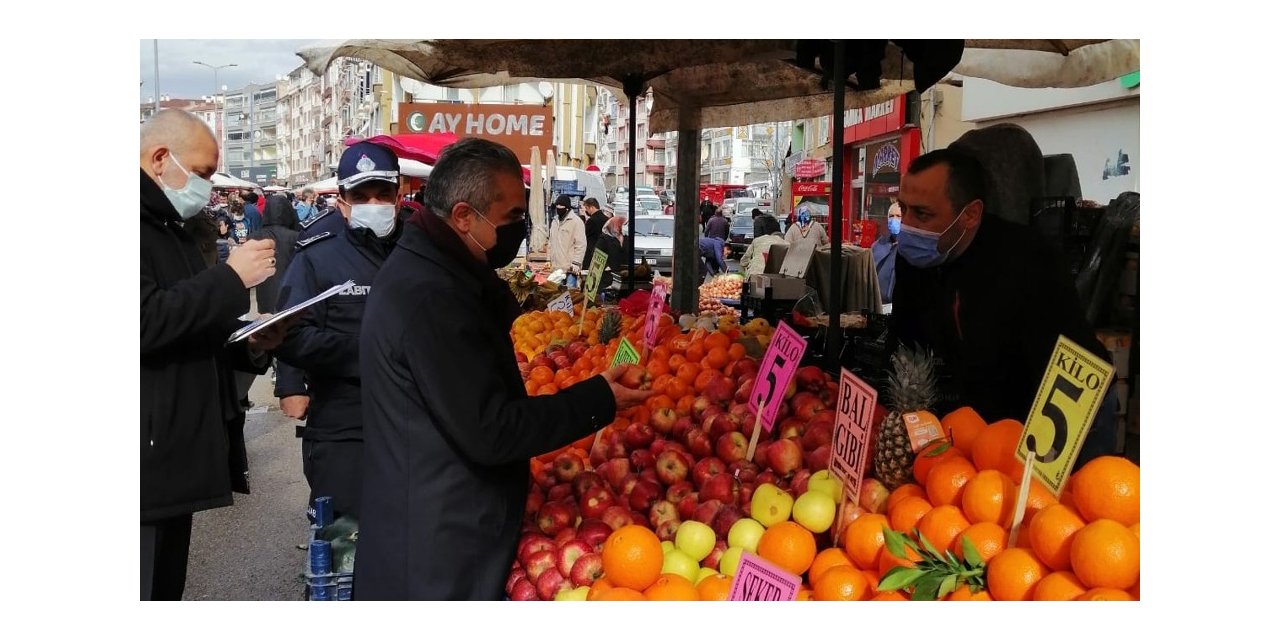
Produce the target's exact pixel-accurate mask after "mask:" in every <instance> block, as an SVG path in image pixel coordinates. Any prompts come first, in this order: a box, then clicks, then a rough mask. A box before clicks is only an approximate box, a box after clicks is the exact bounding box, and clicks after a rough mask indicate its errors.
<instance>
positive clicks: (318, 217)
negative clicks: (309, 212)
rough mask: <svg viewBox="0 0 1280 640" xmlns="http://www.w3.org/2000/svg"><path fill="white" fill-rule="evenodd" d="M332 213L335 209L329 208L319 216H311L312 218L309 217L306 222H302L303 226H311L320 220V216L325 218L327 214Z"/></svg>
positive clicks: (304, 227)
mask: <svg viewBox="0 0 1280 640" xmlns="http://www.w3.org/2000/svg"><path fill="white" fill-rule="evenodd" d="M331 213H333V209H329V210H327V211H325V212H324V213H322V214H320V215H318V216H311V218H310V219H308V220H307V221H306V222H303V223H302V228H303V229H306V228H307V227H309V226H311V225H313V224H315V223H316V222H318V221H319V220H320V218H323V217H325V216H327V215H329V214H331Z"/></svg>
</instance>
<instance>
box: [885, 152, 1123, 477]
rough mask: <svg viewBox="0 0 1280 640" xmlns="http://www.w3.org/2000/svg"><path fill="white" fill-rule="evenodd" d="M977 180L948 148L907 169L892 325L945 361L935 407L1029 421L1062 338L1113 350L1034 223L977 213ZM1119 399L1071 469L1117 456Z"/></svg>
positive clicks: (964, 159) (983, 190) (967, 160)
mask: <svg viewBox="0 0 1280 640" xmlns="http://www.w3.org/2000/svg"><path fill="white" fill-rule="evenodd" d="M984 176H985V173H984V171H983V169H982V166H981V164H979V163H978V161H977V160H976V159H974V158H972V157H971V156H969V155H967V154H964V153H962V152H958V151H955V150H951V149H941V150H938V151H932V152H930V153H927V154H925V155H923V156H920V157H919V158H916V160H915V161H914V162H912V163H911V166H910V167H909V168H908V170H907V173H906V175H904V176H903V178H902V189H901V192H900V194H899V198H898V204H899V206H900V207H901V209H902V227H901V231H900V232H899V234H898V250H897V254H898V255H897V262H896V265H895V267H894V270H895V272H896V280H897V281H896V283H895V284H894V292H893V300H894V305H893V307H894V308H893V316H892V318H893V320H892V322H893V331H894V334H895V335H896V337H897V338H898V340H899V341H900V342H902V343H906V344H919V345H923V346H927V347H929V348H930V349H932V350H933V353H934V354H935V355H936V356H939V357H940V358H941V359H942V361H943V363H944V368H945V371H946V372H947V373H948V374H949V377H950V379H951V384H950V385H949V386H950V388H944V399H943V401H941V402H939V404H938V406H937V407H936V408H937V410H938V411H940V412H947V411H950V410H952V409H955V408H956V407H957V406H958V405H968V406H971V407H973V408H974V410H976V411H977V412H978V414H979V415H981V416H982V417H983V418H984V419H986V420H987V421H988V422H995V421H996V420H1001V419H1004V418H1013V419H1015V420H1018V421H1024V420H1026V419H1027V414H1028V412H1029V411H1030V410H1031V404H1032V402H1033V401H1034V399H1035V394H1036V390H1037V388H1038V387H1039V385H1040V380H1041V378H1043V377H1044V371H1045V368H1046V367H1047V366H1048V365H1049V357H1050V355H1051V353H1052V352H1053V348H1054V344H1055V343H1056V342H1057V339H1058V336H1059V335H1065V336H1066V337H1067V338H1069V339H1071V340H1073V341H1075V342H1076V343H1077V344H1079V345H1080V346H1082V347H1084V348H1085V349H1088V350H1089V351H1091V352H1093V353H1094V354H1096V355H1098V356H1099V357H1102V358H1104V359H1107V357H1108V356H1107V352H1106V350H1105V349H1104V348H1103V346H1102V343H1101V342H1099V340H1098V338H1097V335H1096V333H1095V332H1094V330H1093V328H1092V327H1090V326H1089V323H1088V321H1087V320H1085V317H1084V311H1083V309H1082V307H1081V304H1080V298H1079V296H1078V295H1077V294H1076V290H1075V287H1074V286H1073V285H1072V283H1071V279H1070V277H1069V275H1068V273H1067V270H1066V268H1065V267H1064V266H1063V264H1062V260H1061V257H1060V256H1059V255H1057V253H1056V252H1055V251H1054V250H1053V249H1052V247H1050V246H1049V244H1048V243H1046V242H1045V241H1044V240H1043V239H1041V238H1040V237H1039V236H1038V235H1036V234H1035V233H1034V232H1033V231H1032V230H1031V229H1030V228H1028V227H1026V226H1023V225H1020V224H1017V223H1013V222H1008V221H1006V220H1004V219H1002V218H999V217H997V216H994V215H990V214H984V209H985V203H986V202H987V201H988V198H989V197H990V196H989V194H988V192H987V189H988V185H987V182H986V179H985V177H984ZM1113 393H1114V391H1113ZM947 396H949V397H947ZM1114 402H1115V399H1114V398H1108V400H1107V401H1106V402H1104V405H1103V407H1102V409H1101V410H1100V411H1099V413H1098V418H1097V419H1096V420H1095V421H1094V424H1093V426H1092V427H1091V429H1090V431H1089V434H1088V436H1087V437H1086V439H1085V443H1084V446H1083V448H1082V449H1081V453H1080V457H1079V458H1078V459H1077V460H1078V461H1077V466H1079V465H1081V464H1083V463H1084V462H1087V461H1088V460H1089V459H1092V458H1093V457H1096V456H1098V455H1103V454H1108V453H1111V452H1112V451H1114V437H1115V434H1114V430H1113V429H1111V428H1109V427H1108V425H1110V424H1114ZM939 415H942V414H941V413H939Z"/></svg>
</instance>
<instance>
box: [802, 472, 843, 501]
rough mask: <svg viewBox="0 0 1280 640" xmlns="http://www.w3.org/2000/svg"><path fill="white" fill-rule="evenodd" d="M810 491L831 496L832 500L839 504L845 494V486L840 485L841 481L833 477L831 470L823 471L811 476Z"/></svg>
mask: <svg viewBox="0 0 1280 640" xmlns="http://www.w3.org/2000/svg"><path fill="white" fill-rule="evenodd" d="M809 490H810V491H821V492H823V493H825V494H827V495H829V496H831V499H832V500H834V501H836V502H839V501H840V494H842V493H844V486H843V485H841V484H840V481H839V480H837V479H836V478H835V476H832V475H831V471H830V470H828V469H823V470H822V471H819V472H817V473H815V474H813V475H812V476H809Z"/></svg>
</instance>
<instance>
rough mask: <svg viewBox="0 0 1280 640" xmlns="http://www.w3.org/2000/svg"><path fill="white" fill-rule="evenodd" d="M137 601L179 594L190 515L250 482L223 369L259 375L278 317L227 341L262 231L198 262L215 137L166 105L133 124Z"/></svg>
mask: <svg viewBox="0 0 1280 640" xmlns="http://www.w3.org/2000/svg"><path fill="white" fill-rule="evenodd" d="M141 146H142V151H141V157H140V162H139V168H140V169H141V174H142V176H141V178H142V192H141V210H142V216H141V217H142V377H141V383H142V405H141V406H142V451H141V462H142V470H141V494H142V496H141V498H142V500H141V507H142V518H141V520H142V522H141V524H142V534H141V538H142V548H141V549H142V552H141V565H142V567H141V569H142V571H141V573H142V581H141V582H142V592H141V599H142V600H181V599H182V591H183V588H184V587H185V585H186V579H187V552H188V549H189V546H190V542H191V514H192V513H194V512H196V511H202V510H205V509H211V508H214V507H223V506H227V505H230V504H231V492H232V491H233V490H234V491H237V492H240V493H248V492H249V477H248V473H249V471H248V460H247V458H246V456H245V449H244V414H243V413H242V412H241V411H240V408H239V403H238V401H237V400H238V399H237V395H236V390H235V380H234V378H233V374H232V370H233V368H236V369H242V370H245V371H252V372H256V373H263V372H265V371H266V365H267V362H268V357H267V353H266V352H267V351H270V350H271V349H274V348H275V347H276V346H277V345H279V344H280V340H281V339H282V338H283V337H284V331H285V329H286V328H287V327H283V326H280V325H284V324H287V323H286V322H281V323H277V324H276V325H273V326H272V327H270V328H268V329H264V330H262V331H260V332H258V333H257V334H255V335H254V336H251V337H250V338H249V339H248V341H247V342H238V343H236V344H234V345H231V346H225V343H226V340H227V337H228V336H229V335H231V333H232V332H234V331H235V330H236V329H237V328H239V327H240V326H241V325H243V324H244V323H243V322H241V321H240V320H238V318H239V317H240V316H241V315H244V314H245V313H246V312H248V311H249V289H250V288H252V287H253V286H255V285H257V284H259V283H261V282H262V281H263V280H266V279H267V278H268V277H270V276H271V275H272V274H273V273H275V247H274V244H273V243H272V241H270V240H250V241H248V242H246V243H245V244H243V245H241V246H238V247H236V248H234V249H232V250H231V254H230V256H228V258H227V260H226V262H223V263H220V264H215V265H213V266H209V267H206V265H205V262H204V261H203V260H202V259H201V257H200V252H199V250H198V249H197V246H196V243H195V241H194V240H193V239H192V237H191V234H190V233H188V231H187V230H186V229H184V228H183V226H184V222H185V221H186V220H188V219H190V218H192V217H193V216H195V215H196V214H198V213H199V212H200V209H201V208H202V207H203V206H204V205H205V204H207V203H208V202H209V192H210V190H211V188H212V185H211V184H210V183H209V177H210V176H212V175H213V172H214V169H215V168H216V167H217V166H218V144H217V141H216V140H214V138H213V134H211V133H210V132H209V128H208V127H207V126H206V125H205V124H204V122H203V121H201V120H200V119H199V118H196V117H195V116H193V115H191V114H189V113H186V112H183V111H175V110H164V111H160V112H159V113H157V114H156V115H155V116H154V117H152V118H151V119H150V120H148V121H147V122H146V123H145V124H143V125H142V145H141Z"/></svg>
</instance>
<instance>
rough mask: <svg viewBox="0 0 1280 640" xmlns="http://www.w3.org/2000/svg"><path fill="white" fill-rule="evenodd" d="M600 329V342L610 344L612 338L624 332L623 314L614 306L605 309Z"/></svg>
mask: <svg viewBox="0 0 1280 640" xmlns="http://www.w3.org/2000/svg"><path fill="white" fill-rule="evenodd" d="M599 331H600V335H599V337H600V344H609V341H610V340H612V339H614V337H616V336H617V335H618V334H619V333H621V332H622V314H621V313H618V310H617V309H615V308H613V307H609V308H608V309H605V310H604V317H602V318H600V330H599Z"/></svg>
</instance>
